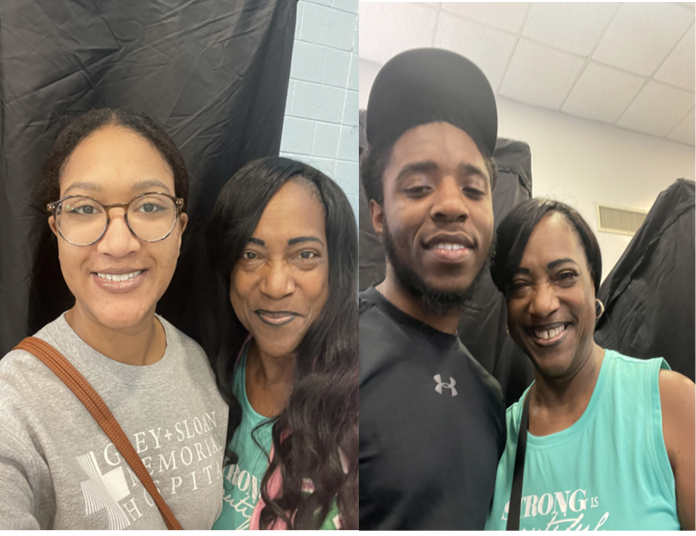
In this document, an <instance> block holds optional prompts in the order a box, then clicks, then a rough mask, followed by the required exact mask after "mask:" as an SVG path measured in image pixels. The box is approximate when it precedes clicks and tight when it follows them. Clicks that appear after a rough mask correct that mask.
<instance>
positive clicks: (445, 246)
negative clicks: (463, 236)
mask: <svg viewBox="0 0 696 536" xmlns="http://www.w3.org/2000/svg"><path fill="white" fill-rule="evenodd" d="M433 249H449V250H452V251H456V250H458V249H466V246H462V245H461V244H437V245H435V246H433Z"/></svg>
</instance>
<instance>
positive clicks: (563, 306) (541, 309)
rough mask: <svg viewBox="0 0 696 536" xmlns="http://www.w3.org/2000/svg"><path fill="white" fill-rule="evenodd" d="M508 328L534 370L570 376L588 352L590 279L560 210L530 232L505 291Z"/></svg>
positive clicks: (591, 314) (592, 321) (592, 305)
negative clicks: (516, 267)
mask: <svg viewBox="0 0 696 536" xmlns="http://www.w3.org/2000/svg"><path fill="white" fill-rule="evenodd" d="M507 306H508V328H509V330H510V335H511V336H512V338H513V339H514V340H515V342H516V343H517V345H518V346H520V348H522V349H523V350H524V351H525V353H526V354H527V355H528V356H529V357H530V358H531V359H532V362H533V363H534V365H535V367H536V368H537V370H539V372H540V373H541V374H542V375H544V376H546V377H551V378H563V377H570V376H572V375H574V374H575V373H576V372H577V371H578V370H579V369H580V368H581V367H582V365H583V364H584V363H585V361H586V359H587V358H588V357H589V356H590V354H591V352H592V343H593V334H594V327H595V293H594V282H593V280H592V276H591V275H590V268H589V266H588V262H587V257H586V255H585V250H584V249H583V247H582V245H581V243H580V240H579V238H578V236H577V234H576V232H575V230H574V229H573V227H572V226H571V224H570V223H569V222H568V220H567V219H566V218H565V216H563V214H561V213H559V212H552V213H550V214H548V215H546V216H544V218H542V219H541V220H540V221H539V223H538V224H537V226H536V227H535V228H534V230H533V231H532V234H531V235H530V237H529V241H528V242H527V246H526V247H525V250H524V254H523V255H522V260H521V261H520V266H519V268H518V269H517V271H516V273H515V274H514V276H513V278H512V284H511V288H510V290H508V292H507Z"/></svg>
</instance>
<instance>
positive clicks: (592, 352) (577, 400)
mask: <svg viewBox="0 0 696 536" xmlns="http://www.w3.org/2000/svg"><path fill="white" fill-rule="evenodd" d="M587 352H588V353H589V356H588V357H587V359H585V361H584V363H583V365H582V366H581V367H580V369H578V371H577V372H576V373H575V374H573V375H572V376H569V377H564V378H548V377H544V376H542V375H541V374H540V373H539V372H538V371H535V372H534V386H533V387H532V389H531V391H530V397H531V398H530V400H529V401H530V405H529V430H530V432H531V433H533V434H534V435H540V436H543V435H549V434H552V433H555V432H560V431H561V430H565V429H566V428H569V427H570V426H572V425H573V424H574V423H575V422H577V420H578V419H579V418H580V417H582V415H583V413H584V412H585V410H586V409H587V406H588V405H589V403H590V400H591V399H592V394H593V393H594V389H595V385H597V378H599V372H600V370H601V368H602V362H603V360H604V352H605V350H604V349H603V348H601V347H600V346H598V345H597V344H596V343H595V342H594V341H592V343H591V347H590V348H589V349H588V350H587Z"/></svg>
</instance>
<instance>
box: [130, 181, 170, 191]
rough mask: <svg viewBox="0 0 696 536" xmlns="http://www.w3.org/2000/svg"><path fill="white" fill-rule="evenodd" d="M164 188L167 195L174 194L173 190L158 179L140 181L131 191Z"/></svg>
mask: <svg viewBox="0 0 696 536" xmlns="http://www.w3.org/2000/svg"><path fill="white" fill-rule="evenodd" d="M153 187H154V188H163V189H164V190H166V192H167V193H172V192H171V190H170V189H169V186H167V185H166V184H164V183H163V182H162V181H158V180H157V179H145V180H143V181H138V182H136V183H135V184H134V185H133V187H132V188H131V191H133V192H139V191H141V190H147V189H148V188H153Z"/></svg>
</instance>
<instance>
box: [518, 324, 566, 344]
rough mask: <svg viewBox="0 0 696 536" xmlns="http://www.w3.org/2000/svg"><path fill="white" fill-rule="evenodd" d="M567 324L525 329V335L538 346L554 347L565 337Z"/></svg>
mask: <svg viewBox="0 0 696 536" xmlns="http://www.w3.org/2000/svg"><path fill="white" fill-rule="evenodd" d="M568 326H569V324H567V323H557V324H552V325H548V326H541V327H531V328H527V329H526V331H527V334H528V335H529V336H530V337H531V338H532V340H533V341H534V342H535V344H537V345H538V346H556V345H558V344H560V343H561V342H562V341H563V339H564V338H565V336H566V333H567V330H568Z"/></svg>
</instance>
